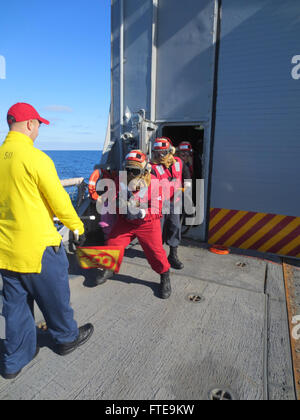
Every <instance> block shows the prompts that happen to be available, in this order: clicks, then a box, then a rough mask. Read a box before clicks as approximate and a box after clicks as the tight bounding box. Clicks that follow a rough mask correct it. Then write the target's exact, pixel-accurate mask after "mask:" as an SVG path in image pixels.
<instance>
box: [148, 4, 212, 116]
mask: <svg viewBox="0 0 300 420" xmlns="http://www.w3.org/2000/svg"><path fill="white" fill-rule="evenodd" d="M158 5H159V7H158V28H157V48H158V52H157V89H156V90H157V92H156V100H157V104H156V105H157V107H156V119H157V120H161V121H169V122H170V121H178V122H180V121H182V122H188V121H207V120H209V119H210V118H211V105H212V89H213V73H214V45H213V38H214V33H213V28H214V1H213V0H184V1H178V0H175V1H174V0H159V3H158Z"/></svg>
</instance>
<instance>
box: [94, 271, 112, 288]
mask: <svg viewBox="0 0 300 420" xmlns="http://www.w3.org/2000/svg"><path fill="white" fill-rule="evenodd" d="M97 271H98V274H97V275H96V278H95V284H96V285H97V286H100V284H104V283H105V282H106V281H107V280H108V279H110V278H111V277H112V276H113V275H114V272H113V271H111V270H101V269H98V270H97Z"/></svg>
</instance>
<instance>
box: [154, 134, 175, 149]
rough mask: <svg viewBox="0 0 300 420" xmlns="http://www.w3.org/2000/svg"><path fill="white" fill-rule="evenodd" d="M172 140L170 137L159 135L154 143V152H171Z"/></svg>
mask: <svg viewBox="0 0 300 420" xmlns="http://www.w3.org/2000/svg"><path fill="white" fill-rule="evenodd" d="M171 150H172V142H171V140H170V139H169V138H168V137H158V138H157V139H155V142H154V144H153V151H154V152H171Z"/></svg>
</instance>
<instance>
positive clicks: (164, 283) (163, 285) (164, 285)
mask: <svg viewBox="0 0 300 420" xmlns="http://www.w3.org/2000/svg"><path fill="white" fill-rule="evenodd" d="M171 292H172V289H171V281H170V271H167V272H166V273H163V274H161V276H160V297H161V298H162V299H168V298H169V297H170V296H171Z"/></svg>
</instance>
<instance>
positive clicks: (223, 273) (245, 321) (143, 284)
mask: <svg viewBox="0 0 300 420" xmlns="http://www.w3.org/2000/svg"><path fill="white" fill-rule="evenodd" d="M180 256H181V259H182V260H183V262H184V264H185V269H184V270H182V271H177V272H176V271H175V270H174V271H172V279H171V281H172V288H173V293H172V296H171V297H170V299H168V300H162V299H160V298H159V297H158V284H159V276H158V275H156V274H155V273H154V272H153V271H152V270H151V268H150V267H149V266H148V264H147V261H146V260H145V258H144V255H143V253H142V251H141V248H140V247H139V245H138V244H133V245H132V246H131V247H130V248H129V249H128V250H127V251H126V255H125V258H124V262H123V265H122V268H121V271H120V273H119V274H118V275H116V276H115V277H114V279H113V280H109V281H107V283H105V284H104V285H102V286H98V287H93V286H92V282H91V279H90V277H91V275H92V273H91V272H87V271H86V272H81V271H80V269H78V267H77V264H76V263H75V262H74V260H73V256H72V255H70V263H71V265H70V285H71V302H72V306H73V308H74V310H75V317H76V320H77V321H78V323H79V324H80V325H82V324H83V323H86V322H92V323H93V324H94V327H95V332H94V335H93V336H92V338H91V339H90V341H88V343H87V344H86V345H84V346H82V347H80V348H79V349H77V350H76V351H75V352H73V353H72V354H70V355H68V356H65V357H60V356H58V355H57V354H55V353H54V352H53V351H52V350H51V348H50V347H51V346H50V345H49V337H48V335H47V333H45V332H40V333H39V345H40V346H41V351H40V353H39V355H38V356H37V358H36V359H35V360H34V361H32V362H31V363H30V364H29V365H28V366H26V367H25V368H24V369H23V371H22V373H21V374H20V375H19V376H18V377H17V378H16V379H15V380H13V381H5V380H4V379H2V378H0V400H25V399H26V400H50V399H51V400H53V399H55V400H207V399H210V398H212V397H213V396H215V397H216V395H217V397H218V391H216V390H221V391H225V392H226V398H229V399H230V398H232V399H237V400H266V399H270V400H275V399H279V400H294V399H296V393H295V386H294V378H293V364H292V354H291V346H290V337H289V327H288V315H287V305H286V297H285V287H284V276H283V266H282V261H281V259H280V258H273V259H269V260H263V259H260V258H256V257H250V256H246V255H243V254H242V253H230V254H229V255H216V254H213V253H211V252H209V250H208V249H206V247H205V246H197V244H196V243H195V242H193V241H185V242H184V244H183V246H182V247H181V248H180ZM297 270H298V269H297ZM36 321H37V322H39V321H42V316H41V314H40V313H39V312H38V310H36Z"/></svg>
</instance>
